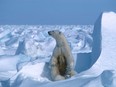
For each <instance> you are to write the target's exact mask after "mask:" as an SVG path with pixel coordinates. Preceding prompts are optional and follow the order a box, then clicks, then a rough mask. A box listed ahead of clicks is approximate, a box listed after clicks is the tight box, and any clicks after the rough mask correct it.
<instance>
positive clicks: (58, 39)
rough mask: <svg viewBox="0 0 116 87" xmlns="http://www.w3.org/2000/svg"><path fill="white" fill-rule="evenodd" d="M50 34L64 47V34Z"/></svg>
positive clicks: (55, 31)
mask: <svg viewBox="0 0 116 87" xmlns="http://www.w3.org/2000/svg"><path fill="white" fill-rule="evenodd" d="M48 34H49V35H50V36H52V37H53V38H54V39H55V40H56V43H57V45H63V43H64V42H66V38H65V36H64V34H63V33H62V32H61V31H59V30H52V31H48Z"/></svg>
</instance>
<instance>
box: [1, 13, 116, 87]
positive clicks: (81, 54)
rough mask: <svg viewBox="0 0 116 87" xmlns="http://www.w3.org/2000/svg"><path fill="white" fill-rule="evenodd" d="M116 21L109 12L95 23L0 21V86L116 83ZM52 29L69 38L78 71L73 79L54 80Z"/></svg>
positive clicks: (112, 86)
mask: <svg viewBox="0 0 116 87" xmlns="http://www.w3.org/2000/svg"><path fill="white" fill-rule="evenodd" d="M112 20H113V22H112ZM111 22H112V23H111ZM115 23H116V14H115V13H114V12H106V13H102V14H101V15H100V17H99V18H98V20H97V21H96V22H95V25H0V82H1V85H0V87H116V64H115V62H116V58H115V56H116V54H115V52H116V46H115V44H116V38H115V37H116V36H115V34H116V24H115ZM50 30H60V31H62V32H63V33H64V35H65V37H66V38H67V40H68V43H69V46H70V48H71V51H72V53H73V56H74V60H75V70H76V71H77V75H75V76H73V77H71V78H69V79H66V80H62V81H55V82H53V81H52V80H51V77H50V73H49V67H48V64H49V60H50V58H51V55H52V52H53V49H54V47H55V44H56V42H55V40H54V39H53V38H52V37H51V36H49V35H48V31H50Z"/></svg>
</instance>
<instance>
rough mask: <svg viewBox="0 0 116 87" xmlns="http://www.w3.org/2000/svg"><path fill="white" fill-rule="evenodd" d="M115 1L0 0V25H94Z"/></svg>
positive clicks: (113, 7) (113, 6) (115, 6)
mask: <svg viewBox="0 0 116 87" xmlns="http://www.w3.org/2000/svg"><path fill="white" fill-rule="evenodd" d="M115 9H116V0H0V24H32V25H33V24H43V25H44V24H45V25H46V24H49V25H57V24H58V25H64V24H69V25H71V24H76V25H77V24H94V22H95V20H96V19H97V17H98V16H99V15H100V14H101V12H103V11H116V10H115Z"/></svg>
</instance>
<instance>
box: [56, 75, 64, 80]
mask: <svg viewBox="0 0 116 87" xmlns="http://www.w3.org/2000/svg"><path fill="white" fill-rule="evenodd" d="M64 79H65V77H63V76H61V75H56V76H55V78H54V81H59V80H64Z"/></svg>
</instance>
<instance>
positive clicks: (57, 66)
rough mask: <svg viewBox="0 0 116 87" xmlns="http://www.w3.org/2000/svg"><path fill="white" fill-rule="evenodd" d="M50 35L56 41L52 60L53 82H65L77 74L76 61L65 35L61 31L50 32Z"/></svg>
mask: <svg viewBox="0 0 116 87" xmlns="http://www.w3.org/2000/svg"><path fill="white" fill-rule="evenodd" d="M48 34H49V35H50V36H52V37H53V38H54V39H55V40H56V46H55V48H54V51H53V54H52V58H51V60H50V69H51V78H52V80H53V81H58V80H64V79H66V78H69V77H71V76H74V75H75V74H76V72H75V71H74V59H73V56H72V53H71V50H70V47H69V45H68V42H67V40H66V38H65V36H64V34H63V33H62V32H60V31H59V30H53V31H49V32H48Z"/></svg>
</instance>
